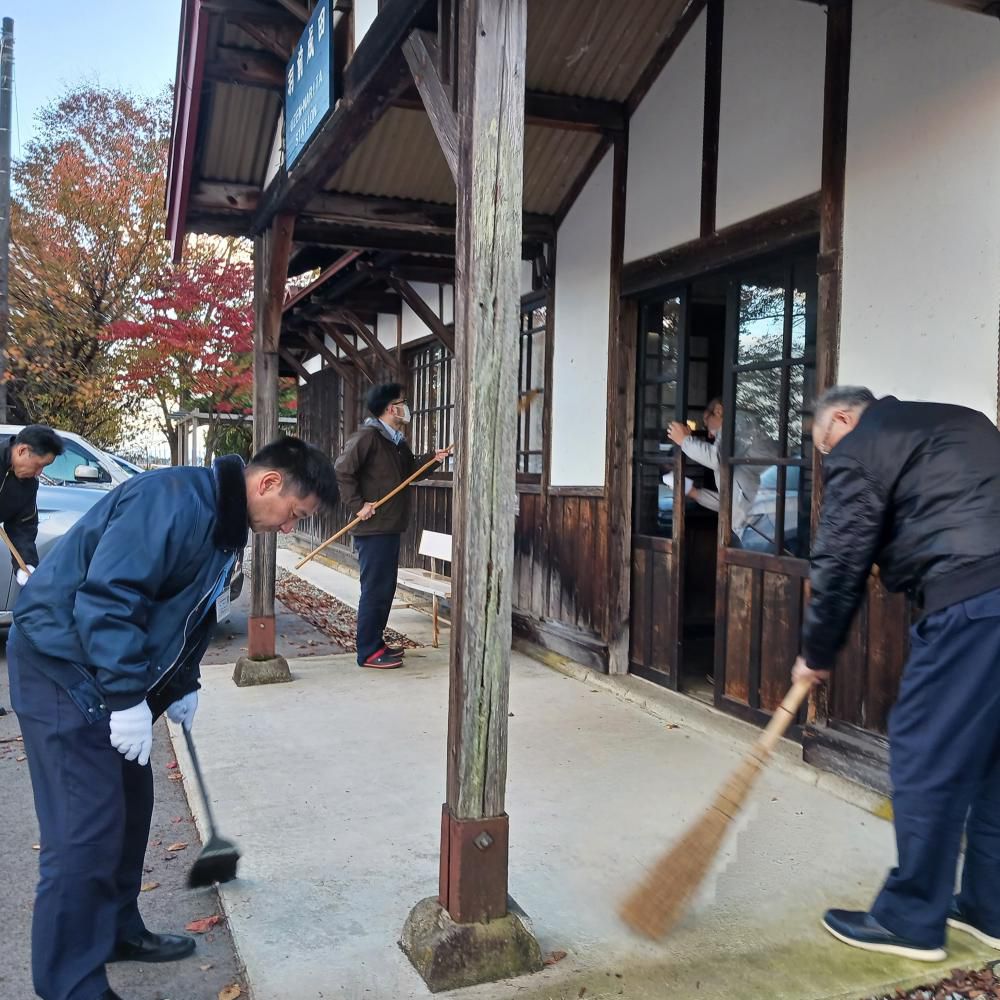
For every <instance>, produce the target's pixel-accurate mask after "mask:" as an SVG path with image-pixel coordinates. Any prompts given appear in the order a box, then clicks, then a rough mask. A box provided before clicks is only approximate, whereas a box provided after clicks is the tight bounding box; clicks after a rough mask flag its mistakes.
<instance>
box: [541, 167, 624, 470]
mask: <svg viewBox="0 0 1000 1000" xmlns="http://www.w3.org/2000/svg"><path fill="white" fill-rule="evenodd" d="M611 184H612V154H611V153H610V152H609V153H608V154H607V155H606V156H605V157H604V159H603V160H602V161H601V164H600V166H599V167H598V168H597V170H595V171H594V174H593V176H592V177H591V178H590V180H589V181H588V182H587V185H586V187H584V189H583V191H582V193H581V194H580V197H579V198H578V199H577V201H576V204H574V206H573V207H572V209H570V212H569V215H567V216H566V219H565V221H564V222H563V224H562V226H560V228H559V234H558V246H559V257H558V261H557V263H556V289H555V300H556V305H555V332H554V341H553V365H552V468H551V482H552V485H553V486H603V485H604V446H605V437H606V428H607V405H608V404H607V384H608V328H609V317H610V299H611Z"/></svg>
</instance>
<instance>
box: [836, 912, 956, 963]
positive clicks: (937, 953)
mask: <svg viewBox="0 0 1000 1000" xmlns="http://www.w3.org/2000/svg"><path fill="white" fill-rule="evenodd" d="M823 926H824V927H825V928H826V929H827V930H828V931H829V932H830V933H831V934H832V935H833V936H834V937H835V938H836V939H837V940H838V941H843V942H844V944H849V945H850V946H851V947H852V948H862V949H863V950H865V951H880V952H882V953H884V954H886V955H898V956H899V957H900V958H912V959H915V960H916V961H918V962H942V961H944V959H946V958H947V957H948V953H947V952H946V951H945V950H944V948H925V947H923V945H919V944H915V943H914V942H913V941H908V940H907V939H906V938H901V937H899V935H898V934H893V933H892V931H890V930H888V929H887V928H885V927H883V926H882V925H881V924H880V923H879V922H878V921H877V920H876V919H875V918H874V917H873V916H872V915H871V914H870V913H866V912H865V911H864V910H827V911H826V913H824V914H823Z"/></svg>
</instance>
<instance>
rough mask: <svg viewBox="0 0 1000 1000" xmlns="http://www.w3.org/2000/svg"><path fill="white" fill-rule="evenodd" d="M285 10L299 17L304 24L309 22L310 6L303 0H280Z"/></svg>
mask: <svg viewBox="0 0 1000 1000" xmlns="http://www.w3.org/2000/svg"><path fill="white" fill-rule="evenodd" d="M278 3H280V4H281V6H282V7H284V8H285V10H287V11H288V13H289V14H291V15H292V17H295V18H298V19H299V20H300V21H301V22H302V23H303V24H307V23H308V21H309V8H308V7H306V5H305V4H304V3H302V0H278Z"/></svg>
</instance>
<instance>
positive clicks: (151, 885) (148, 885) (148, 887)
mask: <svg viewBox="0 0 1000 1000" xmlns="http://www.w3.org/2000/svg"><path fill="white" fill-rule="evenodd" d="M159 888H160V883H159V882H143V883H142V888H141V889H139V892H152V891H153V890H154V889H159Z"/></svg>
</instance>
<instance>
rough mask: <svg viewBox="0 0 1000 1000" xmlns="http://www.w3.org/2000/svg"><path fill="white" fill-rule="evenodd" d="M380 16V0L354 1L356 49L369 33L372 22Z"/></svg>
mask: <svg viewBox="0 0 1000 1000" xmlns="http://www.w3.org/2000/svg"><path fill="white" fill-rule="evenodd" d="M377 16H378V0H354V47H355V48H357V47H358V46H359V45H360V44H361V39H362V38H364V37H365V35H366V34H367V33H368V29H369V28H370V27H371V26H372V22H373V21H374V20H375V18H376V17H377Z"/></svg>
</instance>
